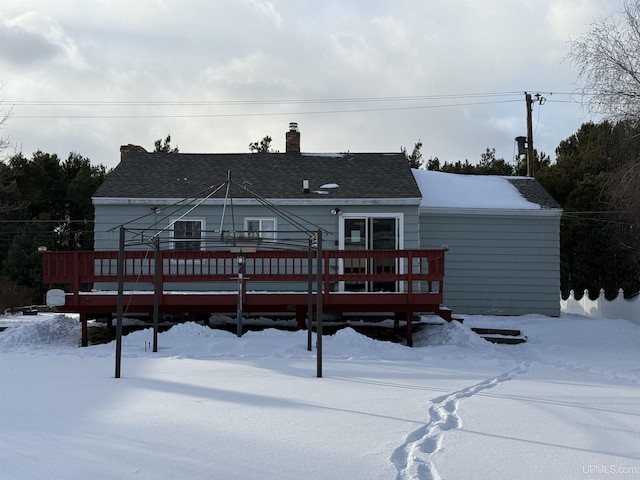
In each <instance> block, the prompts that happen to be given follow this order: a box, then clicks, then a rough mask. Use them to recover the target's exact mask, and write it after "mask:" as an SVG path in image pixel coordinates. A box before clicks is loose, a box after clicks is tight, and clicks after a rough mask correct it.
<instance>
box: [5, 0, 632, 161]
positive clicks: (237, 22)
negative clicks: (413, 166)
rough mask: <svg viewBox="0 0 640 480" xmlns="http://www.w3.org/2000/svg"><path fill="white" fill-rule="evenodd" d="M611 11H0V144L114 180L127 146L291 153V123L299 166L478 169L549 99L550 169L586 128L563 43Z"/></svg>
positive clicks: (252, 4) (20, 5)
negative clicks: (297, 138) (319, 160)
mask: <svg viewBox="0 0 640 480" xmlns="http://www.w3.org/2000/svg"><path fill="white" fill-rule="evenodd" d="M619 8H620V6H619V2H618V0H555V1H553V0H474V1H471V0H468V1H465V0H448V1H446V2H443V1H441V0H438V1H433V0H419V1H418V0H401V1H392V0H367V1H364V0H341V1H337V0H322V1H320V0H317V1H316V0H274V1H265V0H218V1H209V0H181V1H177V0H174V1H172V0H111V1H97V0H83V1H78V0H56V1H51V0H3V2H2V11H1V12H0V80H2V81H3V82H4V86H3V88H2V90H0V100H1V101H2V104H1V105H0V107H1V108H2V109H3V110H8V109H11V108H12V116H11V117H10V118H9V119H8V121H7V122H6V123H5V125H4V127H3V130H2V131H0V136H2V137H9V140H10V141H11V142H13V143H14V144H15V145H17V149H18V150H22V151H23V152H24V153H25V155H26V156H30V155H31V153H32V152H33V151H35V150H37V149H41V150H43V151H45V152H48V153H58V155H60V156H61V157H63V158H64V157H66V156H67V155H68V153H69V152H71V151H75V152H77V153H80V154H82V155H84V156H86V157H89V158H90V159H91V160H92V162H94V163H102V164H105V165H107V166H115V165H116V164H117V162H118V160H119V147H120V145H122V144H128V143H134V144H139V145H142V146H144V147H145V148H147V149H149V150H150V149H152V148H153V142H154V140H156V139H159V138H164V137H165V136H166V135H167V134H171V136H172V140H173V141H172V144H173V145H174V146H176V145H177V146H179V148H180V151H181V152H185V153H186V152H210V153H214V152H248V145H249V143H251V142H253V141H256V140H259V139H261V138H262V137H263V136H265V135H271V136H272V137H273V147H274V148H276V149H278V150H280V151H284V134H285V131H286V130H287V129H288V123H289V122H290V121H296V122H298V123H299V126H300V131H301V135H302V139H301V144H302V150H303V151H310V152H340V151H352V152H366V151H383V152H397V151H399V150H400V147H401V146H405V147H407V149H408V150H411V149H412V148H413V145H414V143H415V142H416V141H417V140H418V139H420V140H422V142H423V143H424V146H423V148H422V153H423V155H424V157H425V158H429V157H432V156H437V157H439V158H440V160H441V161H450V162H455V161H457V160H462V161H464V160H465V159H468V160H469V161H471V162H476V161H477V160H479V158H480V155H481V154H482V153H483V152H484V151H485V149H486V148H487V147H489V148H494V147H495V148H496V152H497V155H498V156H499V157H503V158H505V159H507V160H511V159H513V156H514V152H515V149H514V143H515V142H514V140H513V139H514V137H516V136H518V135H525V134H526V108H525V102H524V92H525V91H529V92H530V93H537V92H540V93H541V94H543V95H544V96H545V97H546V98H547V101H546V103H545V104H544V105H543V106H542V107H540V106H538V105H537V104H536V105H535V107H534V113H533V123H534V145H535V147H536V148H537V149H539V150H542V151H544V152H546V153H548V154H549V155H551V157H552V158H554V157H555V155H554V151H555V148H556V147H557V146H558V144H559V143H560V141H562V140H563V139H565V138H567V137H568V136H570V135H571V134H573V133H574V132H576V131H577V129H578V128H579V127H580V125H581V124H582V123H583V122H585V121H587V120H589V119H590V117H589V116H588V115H587V114H585V113H584V111H583V110H582V108H581V106H580V105H579V104H578V103H576V101H575V100H576V99H575V98H574V99H573V101H571V100H572V97H570V96H569V95H568V93H570V92H572V91H574V90H575V87H576V85H575V80H576V72H575V70H574V69H572V67H571V65H570V64H569V63H568V62H566V61H563V60H564V58H565V56H566V54H567V53H568V51H569V44H568V40H569V39H570V38H573V39H575V38H577V37H579V36H580V35H581V34H583V33H584V32H585V31H586V29H587V28H588V26H589V24H590V23H591V22H592V21H593V19H594V18H596V17H597V16H606V15H609V14H612V13H613V12H615V11H617V10H619ZM505 92H511V93H510V94H509V95H499V96H497V95H491V96H488V95H486V94H498V93H505ZM475 94H484V95H481V96H475ZM472 95H473V96H472ZM443 96H444V98H443ZM398 97H403V98H405V99H404V100H399V99H398ZM407 97H409V98H408V99H407ZM434 97H439V98H434ZM328 99H331V100H333V101H332V102H327V101H326V100H328ZM354 99H360V100H358V101H353V100H354ZM362 99H369V100H362ZM370 99H377V100H376V101H371V100H370ZM285 100H286V101H285ZM317 100H325V101H323V102H317ZM338 100H340V101H338ZM344 100H349V101H344ZM291 101H295V102H291ZM51 102H58V103H51ZM60 102H69V103H70V104H61V103H60ZM225 102H226V103H225ZM345 110H347V111H348V112H344V111H345ZM321 112H323V113H321ZM12 151H13V150H12ZM12 151H9V153H11V152H12Z"/></svg>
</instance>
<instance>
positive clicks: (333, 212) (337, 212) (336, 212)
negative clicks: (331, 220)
mask: <svg viewBox="0 0 640 480" xmlns="http://www.w3.org/2000/svg"><path fill="white" fill-rule="evenodd" d="M341 211H342V210H340V209H339V208H338V207H336V208H334V209H332V210H331V215H340V212H341Z"/></svg>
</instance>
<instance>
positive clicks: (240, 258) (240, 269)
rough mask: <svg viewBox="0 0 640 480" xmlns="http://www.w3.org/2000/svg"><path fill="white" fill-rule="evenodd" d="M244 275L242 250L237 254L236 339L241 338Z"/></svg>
mask: <svg viewBox="0 0 640 480" xmlns="http://www.w3.org/2000/svg"><path fill="white" fill-rule="evenodd" d="M243 273H244V254H243V253H242V250H240V252H239V253H238V308H237V310H236V322H237V331H236V334H237V335H238V337H241V336H242V295H243V287H244V284H243V281H242V275H243Z"/></svg>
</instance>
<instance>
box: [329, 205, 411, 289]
mask: <svg viewBox="0 0 640 480" xmlns="http://www.w3.org/2000/svg"><path fill="white" fill-rule="evenodd" d="M401 223H402V217H401V216H400V215H375V216H374V215H362V216H360V215H349V216H347V215H343V217H342V224H341V227H342V228H340V246H341V248H343V249H344V250H350V251H353V250H397V249H398V248H400V245H401V231H402V230H401V228H402V225H401ZM397 267H398V266H397V265H396V262H395V261H394V260H392V259H379V260H377V261H374V260H369V261H368V260H367V259H365V258H353V259H345V261H344V265H343V268H344V270H343V271H344V273H371V272H376V273H395V272H396V269H397ZM343 289H344V290H345V291H349V292H380V291H386V292H394V291H396V284H395V282H344V286H343Z"/></svg>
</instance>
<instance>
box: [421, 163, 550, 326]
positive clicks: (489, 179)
mask: <svg viewBox="0 0 640 480" xmlns="http://www.w3.org/2000/svg"><path fill="white" fill-rule="evenodd" d="M414 175H415V177H416V179H417V181H418V183H419V185H420V189H421V191H422V194H423V198H422V202H421V205H420V208H419V211H420V215H419V221H420V247H421V248H430V247H434V246H446V248H448V251H447V257H446V276H445V288H444V303H445V305H447V306H448V307H449V308H451V309H452V310H453V311H454V312H456V313H467V314H491V315H522V314H527V313H539V314H543V315H550V316H558V315H559V314H560V305H559V300H558V298H559V296H558V295H559V293H558V292H559V291H560V217H561V214H562V210H561V209H560V207H559V205H558V204H557V203H556V202H555V200H553V198H551V196H550V195H549V194H548V193H547V192H546V191H545V190H544V189H543V188H542V187H541V186H540V184H539V183H538V182H537V181H536V180H535V179H533V178H526V177H524V178H523V177H496V176H474V175H454V174H447V173H441V172H426V171H414Z"/></svg>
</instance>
